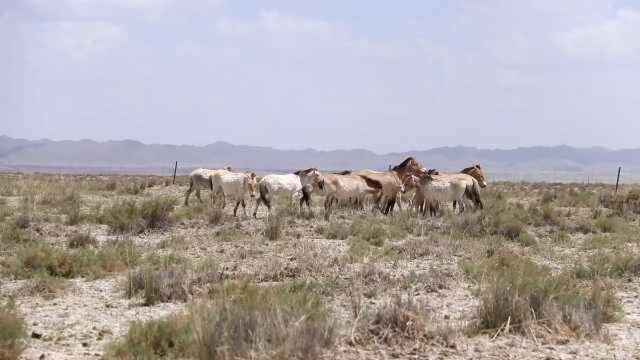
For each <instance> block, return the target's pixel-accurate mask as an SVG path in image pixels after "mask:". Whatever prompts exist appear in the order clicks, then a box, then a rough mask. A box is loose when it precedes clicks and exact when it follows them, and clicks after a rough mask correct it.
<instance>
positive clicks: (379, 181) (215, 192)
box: [184, 157, 487, 220]
mask: <svg viewBox="0 0 640 360" xmlns="http://www.w3.org/2000/svg"><path fill="white" fill-rule="evenodd" d="M486 186H487V182H486V180H485V177H484V173H483V171H482V168H481V167H480V165H474V166H471V167H468V168H466V169H464V170H462V171H461V172H460V173H446V174H445V173H440V172H439V171H437V170H435V169H429V170H427V169H426V168H424V167H423V166H422V165H420V163H418V161H416V160H415V159H414V158H412V157H409V158H407V159H406V160H404V161H403V162H402V163H400V164H398V165H396V166H390V167H389V170H388V171H374V170H348V171H342V172H339V173H321V172H320V171H319V170H318V169H316V168H310V169H306V170H300V171H296V172H295V173H293V174H286V175H280V174H270V175H266V176H263V177H262V178H261V179H258V177H257V176H256V174H255V173H244V172H234V171H233V170H232V169H231V168H230V167H228V166H227V167H224V168H222V169H216V170H210V169H202V168H201V169H196V170H194V171H193V172H192V173H191V175H190V176H189V189H188V190H187V193H186V195H185V201H184V203H185V206H188V205H189V196H190V195H191V193H192V192H193V191H195V192H196V196H197V198H198V200H200V202H202V199H201V198H200V190H201V189H207V190H210V191H211V205H212V206H213V205H214V202H215V200H216V199H217V198H218V197H219V198H220V199H221V201H222V208H224V207H225V205H226V198H227V197H231V198H233V199H234V201H235V207H234V210H233V215H234V216H236V214H237V211H238V207H239V206H240V205H242V209H243V212H244V214H245V216H247V211H246V202H245V200H246V196H247V195H249V196H250V197H251V198H255V199H256V201H255V208H254V210H253V216H254V217H256V215H257V212H258V208H259V207H260V205H261V204H264V205H265V206H266V207H267V209H268V211H269V213H271V208H272V205H273V199H274V195H275V194H276V193H278V192H284V193H286V194H288V195H289V196H291V198H292V199H296V200H297V201H299V203H300V211H303V207H304V204H306V205H307V208H308V211H309V212H310V213H311V198H312V194H315V195H324V197H325V201H324V210H325V218H326V219H327V220H329V218H330V216H331V212H332V208H333V207H334V205H335V204H337V203H340V202H347V203H349V204H351V205H353V206H355V207H357V208H359V209H361V210H364V203H365V199H367V198H370V199H372V201H373V210H379V211H380V212H382V213H383V214H390V213H392V212H393V209H394V207H395V206H396V204H397V205H398V207H399V208H400V210H402V204H401V201H400V199H401V196H400V195H401V194H402V193H405V192H408V191H415V195H414V196H413V200H412V201H411V203H412V207H413V208H414V209H415V210H416V211H417V212H418V213H421V214H422V215H423V216H424V215H426V213H427V211H429V214H430V215H432V216H433V215H435V214H437V212H438V209H439V206H440V204H441V203H442V202H452V203H453V210H454V212H455V210H456V205H457V206H458V208H459V212H460V213H462V212H464V210H465V203H466V202H467V201H470V202H471V203H472V204H473V205H474V206H475V207H476V208H482V206H483V205H482V200H481V199H480V188H484V187H486Z"/></svg>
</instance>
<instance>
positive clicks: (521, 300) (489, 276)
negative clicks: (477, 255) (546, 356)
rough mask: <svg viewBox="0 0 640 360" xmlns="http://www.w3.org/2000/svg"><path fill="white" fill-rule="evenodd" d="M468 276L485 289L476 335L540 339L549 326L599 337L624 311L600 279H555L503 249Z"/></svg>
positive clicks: (564, 276)
mask: <svg viewBox="0 0 640 360" xmlns="http://www.w3.org/2000/svg"><path fill="white" fill-rule="evenodd" d="M465 272H466V273H467V275H469V276H470V277H472V278H473V279H475V280H476V281H478V282H479V285H480V288H479V290H478V295H479V297H480V305H479V307H478V309H477V312H476V319H477V321H476V323H475V324H474V325H473V326H472V329H471V330H472V331H473V332H481V331H484V330H490V331H492V332H495V331H496V330H500V331H503V332H504V331H509V330H510V331H513V332H516V333H520V334H524V335H533V336H535V334H537V333H538V331H539V330H540V329H542V328H545V329H551V330H554V331H556V332H570V333H573V334H576V335H578V336H595V335H597V334H598V333H599V332H600V330H601V328H602V324H603V323H606V322H611V321H614V320H615V319H616V318H617V313H618V311H619V304H618V301H617V299H616V298H615V295H614V294H613V292H612V291H611V290H610V289H607V288H605V287H604V285H603V284H602V283H601V282H600V281H594V282H593V283H591V284H590V286H588V287H580V286H579V285H578V283H577V282H576V280H575V279H574V277H573V276H571V275H570V274H559V275H554V274H552V273H551V271H550V269H548V268H547V267H544V266H541V265H537V264H536V263H534V262H532V261H530V260H528V259H526V258H523V257H520V256H518V255H516V254H514V253H511V252H508V251H499V252H497V253H496V254H494V255H492V256H490V257H488V258H486V259H484V260H482V261H481V262H480V263H479V264H478V265H477V266H473V265H469V264H467V266H466V267H465Z"/></svg>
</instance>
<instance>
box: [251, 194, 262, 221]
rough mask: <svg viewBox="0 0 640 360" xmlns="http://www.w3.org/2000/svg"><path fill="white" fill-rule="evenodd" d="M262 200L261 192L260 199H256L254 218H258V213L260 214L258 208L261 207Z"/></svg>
mask: <svg viewBox="0 0 640 360" xmlns="http://www.w3.org/2000/svg"><path fill="white" fill-rule="evenodd" d="M261 202H262V194H260V196H258V199H257V200H256V207H255V208H254V209H253V217H254V218H256V219H257V218H258V216H257V214H258V208H259V207H260V203H261Z"/></svg>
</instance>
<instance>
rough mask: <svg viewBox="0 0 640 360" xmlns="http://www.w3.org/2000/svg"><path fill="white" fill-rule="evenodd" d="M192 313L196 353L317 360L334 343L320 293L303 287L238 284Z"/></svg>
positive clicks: (202, 356) (202, 355)
mask: <svg viewBox="0 0 640 360" xmlns="http://www.w3.org/2000/svg"><path fill="white" fill-rule="evenodd" d="M222 291H223V294H222V296H215V299H214V300H213V301H210V302H206V303H203V304H201V305H200V306H198V307H196V308H195V309H194V312H193V317H194V319H193V320H194V327H195V329H196V331H195V334H196V336H195V343H196V349H197V357H198V358H200V359H236V358H248V357H251V355H252V354H256V353H257V354H259V355H258V357H260V358H271V359H290V358H297V359H318V358H320V354H321V352H322V349H325V348H328V347H330V346H331V345H332V344H333V342H334V337H335V325H334V322H333V321H332V320H330V314H329V311H328V309H327V308H326V307H325V306H324V304H323V303H322V301H321V300H320V298H319V297H318V296H317V295H315V294H314V293H313V292H312V291H310V290H308V289H307V288H306V287H301V286H296V287H287V286H278V287H272V288H259V287H256V286H254V285H248V284H244V285H241V286H240V287H236V286H232V287H230V288H229V287H227V288H226V289H223V290H222Z"/></svg>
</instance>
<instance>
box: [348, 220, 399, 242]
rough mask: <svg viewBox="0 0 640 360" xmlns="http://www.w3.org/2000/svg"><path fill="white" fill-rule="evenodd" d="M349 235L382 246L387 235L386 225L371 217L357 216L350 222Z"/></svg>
mask: <svg viewBox="0 0 640 360" xmlns="http://www.w3.org/2000/svg"><path fill="white" fill-rule="evenodd" d="M350 230H351V235H353V236H354V237H357V238H359V239H361V240H363V241H366V242H367V243H369V244H371V245H374V246H382V245H383V244H384V241H385V239H386V238H387V237H388V236H389V233H388V232H387V229H386V227H385V226H384V225H383V224H381V223H380V221H376V219H375V218H373V217H359V218H357V219H355V220H353V222H352V223H351V229H350Z"/></svg>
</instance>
